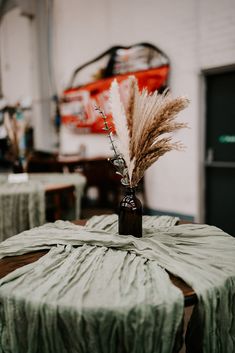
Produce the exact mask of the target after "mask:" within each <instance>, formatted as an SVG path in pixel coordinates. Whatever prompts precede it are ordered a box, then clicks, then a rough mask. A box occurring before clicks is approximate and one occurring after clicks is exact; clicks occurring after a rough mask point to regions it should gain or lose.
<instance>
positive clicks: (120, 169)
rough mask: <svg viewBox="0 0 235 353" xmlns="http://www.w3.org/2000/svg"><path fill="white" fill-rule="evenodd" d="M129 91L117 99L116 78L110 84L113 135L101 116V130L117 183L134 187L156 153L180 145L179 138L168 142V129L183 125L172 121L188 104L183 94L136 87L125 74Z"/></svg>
mask: <svg viewBox="0 0 235 353" xmlns="http://www.w3.org/2000/svg"><path fill="white" fill-rule="evenodd" d="M128 81H129V82H128V83H129V94H128V96H127V97H126V99H125V102H124V100H121V96H120V90H119V84H118V83H117V81H116V80H114V81H113V82H112V85H111V88H110V108H111V113H112V116H113V120H114V124H115V128H116V133H117V138H118V140H117V141H116V143H115V142H114V138H113V133H112V131H111V129H110V128H109V126H108V125H107V121H106V116H105V115H104V113H103V112H102V111H101V110H100V109H98V108H97V109H98V110H99V111H100V113H101V114H102V117H103V119H104V130H106V131H107V132H108V134H109V138H110V142H111V145H112V149H113V151H114V157H113V158H112V159H111V162H112V163H113V164H114V166H115V167H116V169H117V173H118V174H120V175H121V176H122V179H121V183H122V184H123V185H126V186H130V187H136V186H137V185H138V183H139V181H140V180H141V179H142V177H143V176H144V172H145V171H146V170H147V169H148V168H149V167H150V166H151V165H152V164H153V163H154V162H156V161H157V160H158V158H159V157H161V156H162V155H164V154H165V153H166V152H169V151H171V150H173V149H177V150H180V149H182V147H183V146H182V144H181V143H180V142H172V137H173V136H172V132H174V131H176V130H179V129H181V128H184V127H186V126H187V125H186V124H184V123H180V122H176V121H175V118H176V117H177V114H178V113H179V112H180V111H181V110H183V109H185V108H186V107H187V106H188V103H189V101H188V99H187V98H186V97H177V98H172V96H171V94H170V92H169V91H168V90H165V91H164V92H163V93H162V94H159V93H158V91H155V92H154V93H152V94H151V93H148V91H147V89H143V90H142V92H140V91H139V88H138V81H137V79H136V78H135V77H134V76H129V78H128Z"/></svg>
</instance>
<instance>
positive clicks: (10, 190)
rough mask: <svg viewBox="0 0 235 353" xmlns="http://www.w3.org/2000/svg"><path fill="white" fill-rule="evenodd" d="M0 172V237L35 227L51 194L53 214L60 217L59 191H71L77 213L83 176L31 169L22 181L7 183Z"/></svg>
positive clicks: (44, 214) (43, 220) (4, 176)
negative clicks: (53, 206) (39, 171)
mask: <svg viewBox="0 0 235 353" xmlns="http://www.w3.org/2000/svg"><path fill="white" fill-rule="evenodd" d="M7 180H8V175H3V174H2V175H1V176H0V241H2V240H4V239H6V238H8V237H10V236H12V235H15V234H17V233H20V232H22V231H24V230H27V229H30V228H33V227H37V226H39V225H42V224H43V223H45V220H46V217H45V216H46V196H47V195H50V196H52V197H51V199H52V202H53V203H54V205H55V218H56V219H59V218H60V217H61V200H60V193H61V192H62V191H64V192H70V194H71V193H73V195H74V201H75V202H74V203H75V217H76V218H79V217H80V203H81V196H82V193H83V190H84V186H85V183H86V179H85V177H84V176H82V175H80V174H62V173H34V174H29V180H28V181H27V182H22V183H9V182H8V181H7Z"/></svg>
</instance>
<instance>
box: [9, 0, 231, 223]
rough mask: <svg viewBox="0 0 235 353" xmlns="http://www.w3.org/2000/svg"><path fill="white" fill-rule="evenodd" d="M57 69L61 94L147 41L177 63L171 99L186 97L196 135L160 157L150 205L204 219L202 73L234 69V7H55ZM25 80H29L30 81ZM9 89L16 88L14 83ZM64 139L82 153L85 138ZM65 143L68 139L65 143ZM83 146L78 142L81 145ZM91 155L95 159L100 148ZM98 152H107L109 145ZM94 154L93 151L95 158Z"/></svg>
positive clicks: (199, 2) (128, 0) (198, 1)
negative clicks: (91, 64) (74, 78)
mask: <svg viewBox="0 0 235 353" xmlns="http://www.w3.org/2000/svg"><path fill="white" fill-rule="evenodd" d="M54 25H55V27H54V63H55V72H56V77H57V88H58V91H59V92H61V91H62V90H63V88H65V86H66V84H67V83H68V82H69V79H70V76H71V74H72V72H73V70H74V69H75V68H76V67H77V66H78V65H80V64H82V63H84V62H85V61H87V60H89V59H91V58H93V57H95V56H96V55H98V54H100V53H101V52H102V51H104V50H106V49H107V48H108V47H109V46H111V45H116V44H122V45H130V44H134V43H138V42H141V41H148V42H151V43H153V44H155V45H157V46H158V47H159V48H161V49H162V50H163V51H165V52H166V54H167V55H168V56H169V57H170V60H171V76H170V86H171V89H172V93H173V95H181V94H184V95H187V96H188V97H189V99H190V101H191V104H190V106H189V108H188V109H187V110H186V111H184V112H183V113H182V114H181V115H180V120H182V121H186V122H188V124H189V126H190V128H189V129H185V130H183V131H180V132H178V133H177V135H176V138H177V139H179V140H181V141H182V142H183V143H184V144H185V146H186V150H185V151H184V152H171V153H169V154H168V155H165V156H164V157H162V158H161V159H160V160H159V161H158V162H156V164H155V165H154V166H152V167H151V168H150V169H149V171H148V172H147V174H146V191H147V205H148V206H149V207H150V208H152V209H158V210H162V211H169V212H176V213H182V214H187V215H193V216H195V217H196V219H197V220H198V218H199V213H200V212H199V211H200V209H199V204H200V198H199V195H200V178H199V175H200V166H201V164H200V163H202V155H201V154H200V151H201V150H203V148H202V145H203V140H204V137H203V135H202V133H201V131H203V124H204V116H203V114H202V113H201V112H202V109H201V107H202V106H203V103H204V102H203V99H201V78H200V72H201V70H202V69H205V68H212V67H218V66H224V65H230V64H234V63H235V1H234V0H223V1H221V0H178V1H171V0H165V1H160V0H145V1H143V0H119V1H116V0H99V1H92V0H67V1H64V0H55V1H54ZM26 77H27V75H26ZM9 85H10V83H9ZM66 136H67V132H66V130H63V131H62V135H61V139H62V141H63V143H64V147H65V149H67V151H68V150H70V149H71V150H72V149H73V148H75V147H74V146H75V144H76V143H77V146H76V148H75V150H77V149H78V148H79V144H80V142H79V136H78V137H76V136H73V137H72V138H66ZM65 139H66V140H65ZM75 141H77V142H75ZM86 142H87V144H88V145H89V153H92V152H93V151H94V153H96V151H97V148H96V146H97V145H96V143H95V142H94V144H93V148H91V142H90V139H89V138H87V139H86ZM97 143H98V144H99V152H102V149H103V148H104V150H105V151H107V145H106V144H107V141H106V139H103V143H101V142H97ZM92 150H93V151H92Z"/></svg>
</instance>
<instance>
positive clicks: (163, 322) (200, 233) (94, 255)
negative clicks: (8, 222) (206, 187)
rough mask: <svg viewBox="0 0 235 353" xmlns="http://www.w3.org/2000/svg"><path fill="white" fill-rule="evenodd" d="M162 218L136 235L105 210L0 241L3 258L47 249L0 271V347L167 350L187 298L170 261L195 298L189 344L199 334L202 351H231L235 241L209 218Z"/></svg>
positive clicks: (234, 314) (233, 347)
mask: <svg viewBox="0 0 235 353" xmlns="http://www.w3.org/2000/svg"><path fill="white" fill-rule="evenodd" d="M156 219H157V218H156V217H153V218H152V222H153V223H152V224H153V226H151V218H144V237H143V238H139V239H138V238H134V237H132V236H121V235H117V234H116V233H117V229H116V228H115V227H116V226H115V224H116V223H117V218H116V217H115V216H107V218H106V217H100V218H97V217H96V218H93V219H91V221H90V222H88V224H87V226H86V227H81V226H75V225H73V224H71V223H69V222H62V221H58V222H56V223H54V224H46V225H44V226H41V227H39V228H35V229H32V230H30V231H26V232H23V233H21V234H19V235H16V236H14V237H12V238H9V239H8V240H6V241H5V242H3V243H1V244H0V257H4V256H13V255H16V254H23V253H27V252H30V251H33V250H38V249H50V251H49V253H48V254H47V255H45V256H44V257H42V258H41V259H40V260H38V261H37V262H35V263H33V264H30V265H27V266H24V267H22V268H20V269H18V270H15V271H14V272H12V273H11V274H9V275H7V276H5V277H4V278H2V279H1V281H0V303H1V304H0V323H1V327H0V342H1V344H0V346H2V347H4V349H5V351H7V352H19V353H20V352H26V351H27V352H37V351H38V349H39V348H38V347H41V350H40V351H42V352H44V353H47V352H62V353H63V352H68V351H69V352H107V353H108V352H133V353H134V352H146V353H147V352H166V353H171V352H172V351H173V348H174V346H175V339H176V337H177V333H178V332H179V328H180V325H181V321H182V317H183V296H182V294H181V292H180V291H179V290H178V289H177V288H176V287H175V286H174V285H173V284H172V283H171V281H170V280H169V277H168V275H167V273H166V271H165V269H166V270H168V271H170V272H171V273H173V274H175V275H177V276H179V277H181V278H182V279H183V280H184V281H185V282H187V283H188V284H189V285H191V286H192V287H193V289H194V290H195V291H196V293H197V296H198V304H197V305H196V306H195V309H194V313H193V315H192V319H191V322H190V325H189V328H188V333H187V346H188V348H189V347H193V345H194V346H195V347H196V346H197V341H198V340H199V341H200V338H201V339H202V342H198V345H199V344H200V349H201V352H203V353H212V352H213V353H232V352H234V351H235V334H234V333H235V326H234V325H235V320H234V318H235V256H234V255H235V239H234V238H232V237H230V236H229V235H228V234H226V233H224V232H223V231H222V230H220V229H218V228H216V227H213V226H207V225H196V224H194V225H178V226H173V225H172V224H171V222H169V223H168V225H167V222H166V223H165V225H164V223H163V224H161V225H160V223H157V221H156ZM99 221H100V222H99ZM22 318H24V319H22ZM197 327H201V332H200V335H199V337H196V336H195V329H196V328H197ZM16 347H18V348H16ZM19 347H23V348H22V350H21V348H19ZM68 347H69V350H68ZM4 349H3V350H2V352H3V351H4ZM192 351H193V352H196V351H197V350H195V349H194V350H192ZM0 352H1V350H0Z"/></svg>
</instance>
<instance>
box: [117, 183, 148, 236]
mask: <svg viewBox="0 0 235 353" xmlns="http://www.w3.org/2000/svg"><path fill="white" fill-rule="evenodd" d="M118 232H119V234H122V235H133V236H134V237H137V238H141V237H142V204H141V201H140V200H139V199H138V198H137V197H136V195H135V189H134V188H127V189H126V193H125V196H124V197H123V199H122V201H121V203H120V206H119V215H118Z"/></svg>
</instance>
